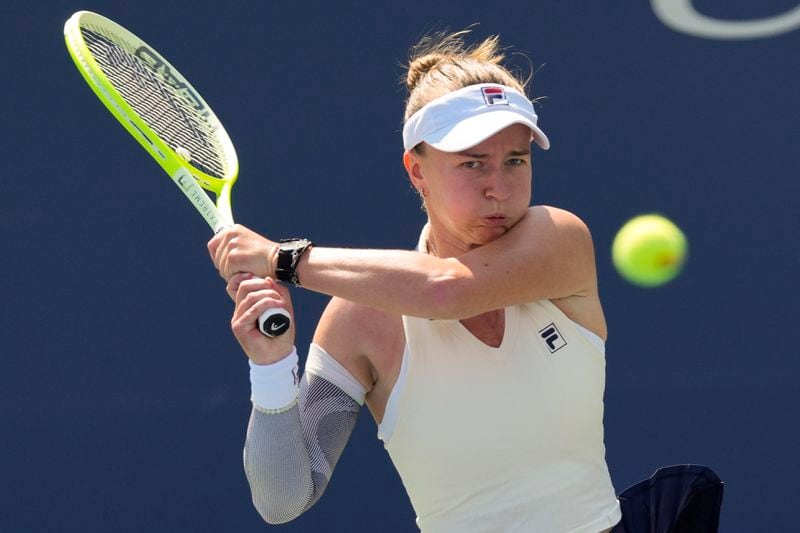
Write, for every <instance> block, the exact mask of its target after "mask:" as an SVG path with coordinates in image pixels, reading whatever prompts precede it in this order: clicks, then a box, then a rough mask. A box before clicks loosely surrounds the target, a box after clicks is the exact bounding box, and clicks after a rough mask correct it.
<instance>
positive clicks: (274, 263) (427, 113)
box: [209, 32, 621, 533]
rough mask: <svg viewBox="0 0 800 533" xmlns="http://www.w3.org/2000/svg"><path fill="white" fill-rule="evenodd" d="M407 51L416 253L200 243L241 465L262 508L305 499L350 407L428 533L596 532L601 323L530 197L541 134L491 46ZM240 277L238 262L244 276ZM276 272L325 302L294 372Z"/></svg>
mask: <svg viewBox="0 0 800 533" xmlns="http://www.w3.org/2000/svg"><path fill="white" fill-rule="evenodd" d="M464 36H465V32H459V33H456V34H451V35H440V36H438V37H436V38H427V39H425V40H424V41H423V42H422V43H420V44H419V45H418V46H416V47H415V48H413V49H412V55H411V59H410V63H409V65H408V75H407V85H408V90H409V95H408V101H407V106H406V112H405V121H404V128H403V143H404V147H405V152H404V154H403V162H404V165H405V168H406V171H407V173H408V177H409V179H410V181H411V184H412V185H413V186H414V187H415V188H416V190H417V191H419V194H420V196H421V197H422V202H423V205H424V209H425V211H426V212H427V215H428V223H427V224H426V225H425V227H424V229H423V230H422V233H421V235H420V237H419V245H418V248H417V249H416V250H415V251H402V250H357V249H334V248H326V247H322V246H314V245H313V244H311V243H310V242H309V241H307V240H302V239H301V240H292V241H288V242H280V243H278V242H274V241H271V240H269V239H266V238H264V237H262V236H260V235H257V234H256V233H254V232H252V231H250V230H248V229H246V228H244V227H242V226H235V227H234V228H232V229H230V230H228V231H225V232H223V233H221V234H219V235H217V236H216V237H214V238H213V239H212V240H211V241H210V243H209V251H210V254H211V257H212V258H213V261H214V264H215V265H216V267H217V268H218V269H219V271H220V274H221V275H222V276H223V277H224V278H225V279H226V280H227V281H228V285H227V290H228V293H229V294H230V296H231V297H232V298H233V299H234V301H235V302H236V308H235V311H234V315H233V320H232V328H233V332H234V334H235V336H236V338H237V339H238V341H239V342H240V343H241V345H242V347H243V349H244V351H245V352H246V354H247V355H248V357H249V358H250V367H251V381H252V401H253V404H254V408H253V411H252V415H251V419H250V423H249V427H248V432H247V440H246V445H245V469H246V472H247V477H248V480H249V482H250V485H251V489H252V495H253V501H254V502H255V505H256V507H257V509H258V510H259V512H260V513H261V515H262V516H263V517H264V519H265V520H266V521H268V522H270V523H282V522H286V521H289V520H291V519H293V518H294V517H296V516H298V515H300V514H301V513H302V512H304V511H305V510H306V509H308V508H309V507H310V506H311V505H313V504H314V503H315V502H316V501H317V500H318V499H319V497H320V496H321V495H322V493H323V491H324V490H325V487H326V485H327V483H328V481H329V480H330V477H331V475H332V473H333V469H334V467H335V465H336V462H337V460H338V458H339V457H340V454H341V452H342V450H343V448H344V446H345V444H346V442H347V440H348V438H349V436H350V433H351V431H352V429H353V426H354V425H355V422H356V417H357V415H358V412H359V410H360V406H361V405H363V403H365V402H366V404H367V406H368V407H369V409H370V411H371V413H372V415H373V417H374V418H375V420H376V422H377V423H378V425H379V437H380V438H381V439H382V440H383V441H384V442H385V446H386V449H387V450H388V452H389V455H390V456H391V459H392V461H393V463H394V465H395V466H396V468H397V470H398V472H399V473H400V476H401V478H402V480H403V483H404V485H405V487H406V489H407V491H408V494H409V496H410V499H411V502H412V504H413V506H414V510H415V512H416V514H417V525H418V526H419V527H420V528H421V529H422V530H423V531H425V532H426V533H440V532H446V533H451V532H458V533H465V532H503V531H525V532H529V531H542V532H548V533H556V532H567V531H569V532H586V533H597V532H601V531H609V530H610V528H611V527H612V526H614V525H615V524H616V523H617V522H618V521H619V520H620V517H621V513H620V507H619V503H618V501H617V497H616V495H615V491H614V488H613V487H612V483H611V479H610V476H609V472H608V468H607V465H606V461H605V448H604V443H603V393H604V387H605V358H604V339H605V337H606V323H605V320H604V317H603V310H602V307H601V304H600V298H599V296H598V288H597V276H596V272H595V260H594V251H593V246H592V239H591V236H590V233H589V230H588V229H587V227H586V225H585V224H584V223H583V222H582V221H581V220H580V219H579V218H578V217H577V216H575V215H573V214H571V213H569V212H567V211H564V210H561V209H557V208H554V207H547V206H533V207H531V206H530V204H531V180H532V164H533V159H534V158H533V152H532V142H533V143H535V145H537V146H538V147H539V148H541V149H545V150H546V149H548V148H549V141H548V138H547V136H546V135H545V134H544V132H543V131H542V130H541V129H540V128H539V126H538V123H537V115H536V113H535V112H534V108H533V106H532V104H531V101H530V100H529V98H528V97H527V96H526V93H525V89H524V83H523V82H521V81H520V80H519V79H517V78H515V77H514V76H513V75H512V74H511V73H510V72H509V70H508V69H507V68H505V67H504V66H503V65H502V63H501V61H502V59H503V56H502V55H501V54H500V52H499V47H498V40H497V38H490V39H487V40H485V41H484V42H482V43H480V44H478V45H477V46H473V47H468V46H467V45H466V44H465V43H464ZM242 272H250V273H251V274H241V273H242ZM274 280H281V281H284V282H291V283H294V284H296V285H299V286H303V287H305V288H307V289H309V290H313V291H317V292H320V293H324V294H328V295H331V296H332V297H333V298H332V299H331V301H330V303H329V305H328V306H327V308H326V310H325V312H324V313H323V316H322V317H321V319H320V321H319V324H318V326H317V329H316V332H315V335H314V338H313V343H312V345H311V346H310V349H309V351H308V357H307V362H306V365H305V373H304V375H303V377H302V379H299V378H298V355H297V351H296V350H295V349H294V330H293V329H291V330H290V331H289V332H288V333H287V334H285V335H283V336H278V337H274V338H268V337H266V336H264V335H262V334H261V333H260V332H259V330H258V329H257V325H256V318H257V317H258V316H259V315H260V314H261V313H263V312H264V311H265V310H267V309H269V308H272V307H284V308H287V309H289V310H291V302H290V298H289V294H288V291H287V289H286V288H285V287H282V286H281V285H279V284H278V283H276V281H274Z"/></svg>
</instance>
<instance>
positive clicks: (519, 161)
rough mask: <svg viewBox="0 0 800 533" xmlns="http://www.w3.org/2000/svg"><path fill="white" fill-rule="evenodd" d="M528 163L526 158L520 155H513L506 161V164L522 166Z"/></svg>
mask: <svg viewBox="0 0 800 533" xmlns="http://www.w3.org/2000/svg"><path fill="white" fill-rule="evenodd" d="M526 163H527V161H526V160H524V159H520V158H519V157H512V158H511V159H509V160H508V161H506V165H508V166H511V167H521V166H522V165H525V164H526Z"/></svg>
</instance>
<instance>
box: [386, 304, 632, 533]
mask: <svg viewBox="0 0 800 533" xmlns="http://www.w3.org/2000/svg"><path fill="white" fill-rule="evenodd" d="M403 325H404V329H405V335H406V347H405V353H404V355H403V363H402V368H401V372H400V377H399V378H398V382H397V384H396V385H395V387H394V389H393V390H392V393H391V395H390V398H389V402H388V404H387V409H386V414H385V416H384V419H383V422H382V423H381V425H380V427H379V436H380V437H381V438H382V439H383V440H384V443H385V446H386V449H387V450H388V452H389V455H390V457H391V459H392V461H393V462H394V465H395V467H396V468H397V470H398V472H399V474H400V477H401V478H402V480H403V484H404V485H405V487H406V490H407V491H408V494H409V497H410V499H411V503H412V504H413V506H414V510H415V512H416V513H417V525H418V526H419V527H420V528H421V529H422V531H423V532H424V533H456V532H458V533H478V532H487V533H488V532H492V533H496V532H511V531H515V532H545V533H565V532H573V533H578V532H580V533H584V532H585V533H597V532H598V531H602V530H604V529H607V528H609V527H611V526H613V525H614V524H616V523H617V522H618V521H619V519H620V516H621V515H620V510H619V503H618V502H617V499H616V495H615V492H614V488H613V486H612V484H611V479H610V476H609V473H608V467H607V465H606V462H605V446H604V444H603V393H604V388H605V355H604V349H603V342H602V340H601V339H600V338H599V337H597V336H594V338H593V339H592V338H591V337H592V335H593V334H591V333H590V332H588V331H587V330H585V329H583V328H581V326H579V325H578V324H576V323H575V322H573V321H571V320H570V319H569V318H567V317H566V316H565V315H564V314H563V313H562V312H561V310H559V309H558V308H557V307H556V306H555V305H553V304H552V303H551V302H550V301H546V300H545V301H540V302H533V303H530V304H525V305H520V306H515V307H509V308H507V309H506V310H505V334H504V336H503V341H502V344H501V345H500V346H499V347H498V348H492V347H489V346H487V345H486V344H484V343H483V342H481V341H479V340H478V339H477V338H476V337H474V336H473V335H472V334H471V333H470V332H469V331H468V330H467V329H466V328H465V327H464V326H463V325H462V324H461V323H460V322H459V321H457V320H435V321H434V320H427V319H419V318H412V317H403ZM593 341H594V342H593Z"/></svg>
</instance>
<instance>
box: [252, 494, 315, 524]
mask: <svg viewBox="0 0 800 533" xmlns="http://www.w3.org/2000/svg"><path fill="white" fill-rule="evenodd" d="M269 496H270V495H269V494H262V495H260V496H258V495H256V493H255V492H253V506H254V507H255V508H256V511H258V514H259V515H260V516H261V518H262V520H264V522H266V523H267V524H270V525H279V524H286V523H287V522H291V521H292V520H294V519H295V518H297V517H298V516H300V515H301V514H303V511H304V506H303V505H286V504H285V503H286V502H284V504H278V502H277V500H275V501H273V500H271V499H270V498H269Z"/></svg>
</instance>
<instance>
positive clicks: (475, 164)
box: [461, 161, 483, 169]
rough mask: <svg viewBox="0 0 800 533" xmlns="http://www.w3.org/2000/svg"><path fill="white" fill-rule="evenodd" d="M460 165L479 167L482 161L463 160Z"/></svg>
mask: <svg viewBox="0 0 800 533" xmlns="http://www.w3.org/2000/svg"><path fill="white" fill-rule="evenodd" d="M461 166H462V167H464V168H473V169H474V168H481V166H483V163H482V162H481V161H464V162H463V163H461Z"/></svg>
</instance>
